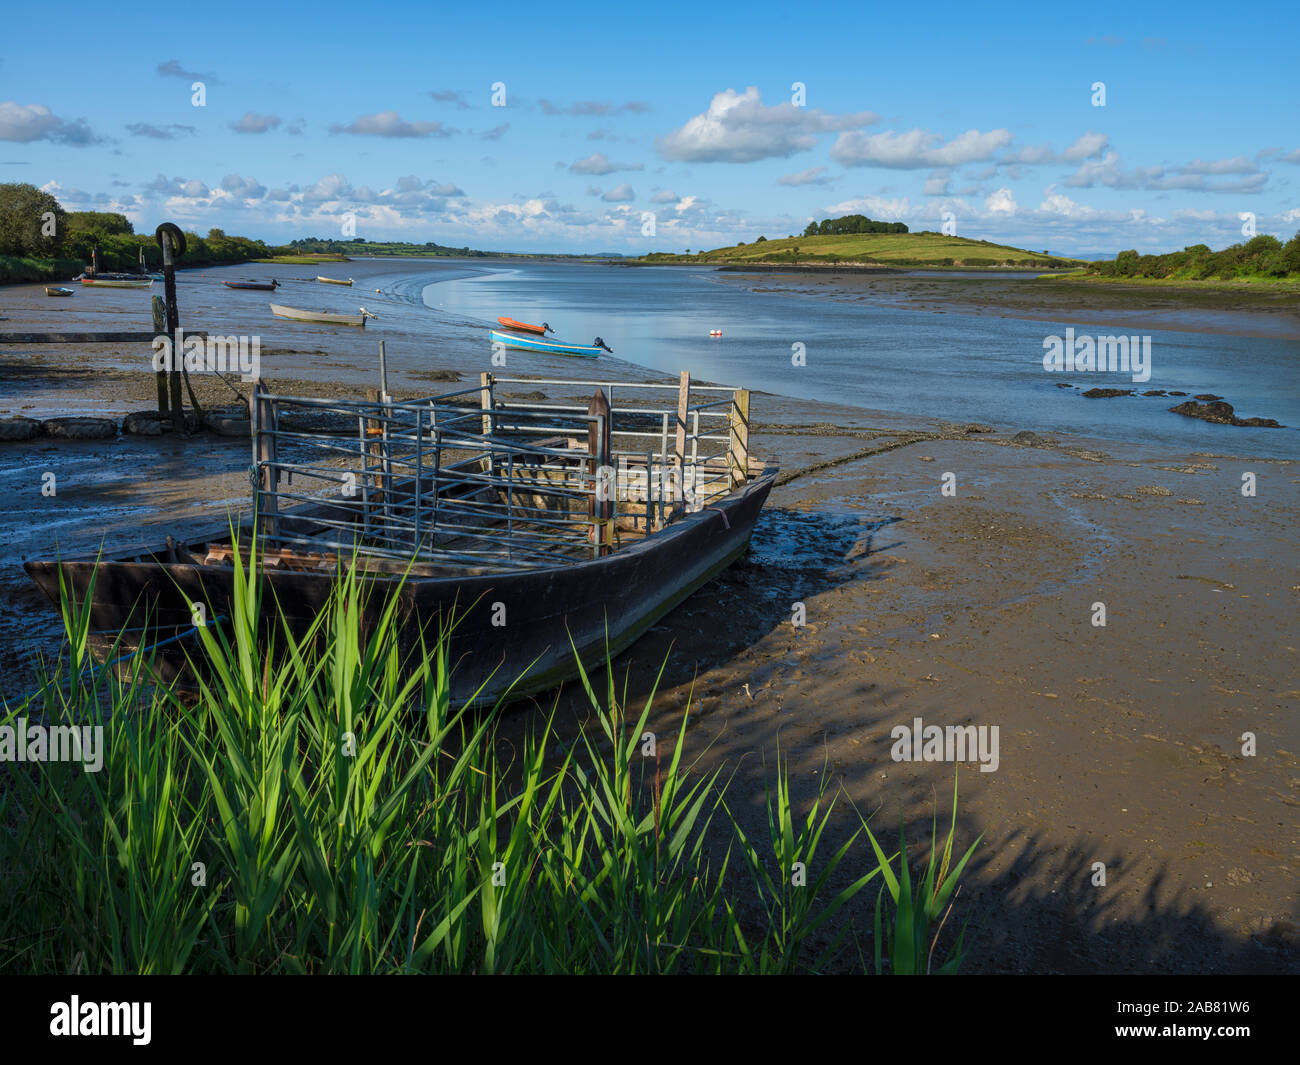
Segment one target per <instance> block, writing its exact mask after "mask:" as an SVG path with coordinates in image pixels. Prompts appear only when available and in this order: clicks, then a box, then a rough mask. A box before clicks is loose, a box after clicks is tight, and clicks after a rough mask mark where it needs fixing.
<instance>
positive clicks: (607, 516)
mask: <svg viewBox="0 0 1300 1065" xmlns="http://www.w3.org/2000/svg"><path fill="white" fill-rule="evenodd" d="M587 413H588V414H589V415H592V416H594V417H596V418H599V419H600V420H599V421H598V422H593V423H591V424H589V425H588V426H587V453H588V454H589V455H591V458H590V459H588V460H587V472H589V473H590V474H591V476H592V494H591V499H590V500H589V501H588V503H587V514H588V515H589V516H590V517H591V518H592V519H593V520H594V521H595V523H596V524H595V525H594V526H593V527H592V528H593V530H594V536H595V545H596V555H597V557H600V556H603V555H607V554H609V553H610V551H611V550H613V547H614V543H613V536H612V535H610V526H611V524H612V520H611V519H612V518H613V517H614V500H613V498H609V499H600V498H599V485H600V470H601V467H602V466H604V467H608V466H610V465H612V462H611V459H612V455H611V449H610V438H611V432H610V424H609V423H610V413H611V412H610V408H609V400H608V399H606V398H605V392H604V390H603V389H600V388H598V389H596V394H595V395H594V396H592V397H591V402H590V403H589V404H588V405H587ZM607 487H609V488H610V489H611V494H612V493H613V492H616V491H617V487H618V480H617V475H615V479H614V481H613V482H612V484H609V485H607Z"/></svg>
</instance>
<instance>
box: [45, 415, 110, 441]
mask: <svg viewBox="0 0 1300 1065" xmlns="http://www.w3.org/2000/svg"><path fill="white" fill-rule="evenodd" d="M41 429H42V431H43V432H44V433H45V435H46V436H52V437H54V438H56V439H59V440H113V439H115V438H116V437H117V422H116V421H115V420H114V419H112V418H47V419H46V420H45V421H43V422H41Z"/></svg>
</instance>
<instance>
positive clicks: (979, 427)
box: [962, 422, 994, 433]
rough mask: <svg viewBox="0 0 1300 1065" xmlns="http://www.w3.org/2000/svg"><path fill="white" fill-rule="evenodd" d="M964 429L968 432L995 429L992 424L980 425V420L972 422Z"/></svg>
mask: <svg viewBox="0 0 1300 1065" xmlns="http://www.w3.org/2000/svg"><path fill="white" fill-rule="evenodd" d="M962 431H963V432H966V433H991V432H993V431H994V429H993V426H991V425H980V424H979V422H971V423H970V425H968V426H966V427H965V429H963V430H962Z"/></svg>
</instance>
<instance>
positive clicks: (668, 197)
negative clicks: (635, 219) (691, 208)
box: [650, 189, 681, 203]
mask: <svg viewBox="0 0 1300 1065" xmlns="http://www.w3.org/2000/svg"><path fill="white" fill-rule="evenodd" d="M679 200H681V197H680V196H678V195H677V193H675V192H673V190H672V189H660V190H659V191H658V192H656V193H655V194H654V195H653V196H651V197H650V202H651V203H677V202H678V201H679Z"/></svg>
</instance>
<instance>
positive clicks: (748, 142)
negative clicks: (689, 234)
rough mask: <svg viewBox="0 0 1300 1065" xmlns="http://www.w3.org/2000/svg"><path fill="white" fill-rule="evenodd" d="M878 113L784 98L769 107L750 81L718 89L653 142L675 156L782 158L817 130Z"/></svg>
mask: <svg viewBox="0 0 1300 1065" xmlns="http://www.w3.org/2000/svg"><path fill="white" fill-rule="evenodd" d="M878 118H879V116H877V115H875V114H873V113H872V112H870V111H859V112H857V113H855V114H848V115H832V114H830V113H828V112H826V111H822V110H819V109H816V108H808V107H796V106H795V105H794V104H793V103H791V102H789V101H785V102H782V103H779V104H773V105H772V106H770V107H768V106H765V105H764V104H763V101H762V98H761V97H760V95H759V92H758V89H756V88H754V87H753V86H752V85H751V86H750V87H749V88H747V89H746V90H745V91H744V92H743V93H738V92H736V91H735V90H734V89H727V90H725V91H724V92H720V93H718V94H717V95H716V96H714V97H713V100H712V102H710V104H709V109H708V110H707V111H705V112H704V113H703V114H700V115H696V116H695V117H694V118H692V119H689V120H688V121H687V122H686V124H685V125H683V126H682V127H681V128H680V129H677V130H674V131H673V132H672V133H669V134H667V135H666V136H663V137H659V138H658V139H657V140H656V141H655V146H656V147H657V148H658V150H659V154H660V155H661V156H663V157H664V158H665V159H669V160H672V161H675V162H690V163H752V162H754V161H755V160H758V159H777V158H780V159H785V158H789V157H790V156H792V155H794V154H796V153H798V152H805V151H807V150H808V149H810V148H812V147H813V146H814V145H815V144H816V143H817V138H818V136H819V135H820V134H823V133H829V132H839V131H845V130H856V129H860V128H862V127H864V126H869V125H871V124H872V123H873V122H876V121H878ZM842 135H847V134H842Z"/></svg>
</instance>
